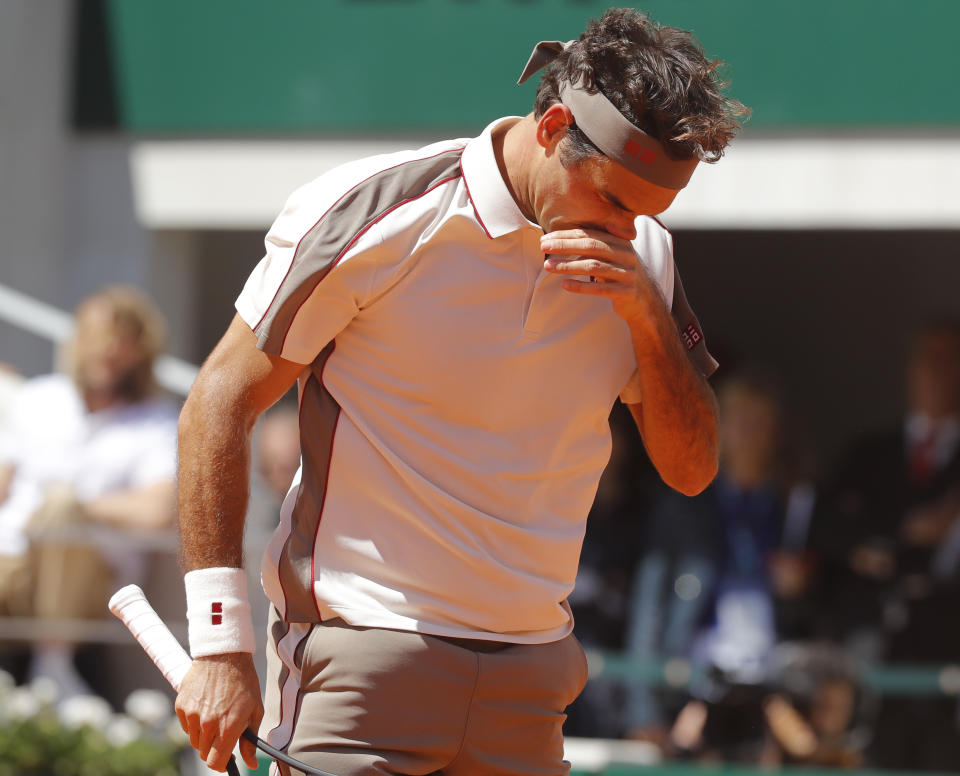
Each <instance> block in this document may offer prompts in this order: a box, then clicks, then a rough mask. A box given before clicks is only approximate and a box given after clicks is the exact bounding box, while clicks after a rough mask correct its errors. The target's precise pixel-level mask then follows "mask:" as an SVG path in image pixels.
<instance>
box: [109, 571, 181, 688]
mask: <svg viewBox="0 0 960 776" xmlns="http://www.w3.org/2000/svg"><path fill="white" fill-rule="evenodd" d="M107 606H109V608H110V611H111V612H113V613H114V614H115V615H116V616H117V617H118V618H120V621H121V622H122V623H123V624H124V625H126V626H127V629H128V630H129V631H130V633H132V634H133V637H134V638H135V639H136V640H137V641H138V642H139V644H140V646H141V647H143V651H144V652H146V653H147V655H149V656H150V659H151V660H152V661H153V662H154V664H155V665H156V666H157V668H159V669H160V673H162V674H163V675H164V677H165V678H166V680H167V681H168V682H170V686H171V687H173V689H174V690H176V691H177V692H179V691H180V684H181V683H182V682H183V677H184V676H186V675H187V671H188V670H190V664H191V663H192V662H193V661H192V660H191V659H190V656H189V655H188V654H187V653H186V651H185V650H184V649H183V647H181V646H180V642H179V641H177V640H176V638H175V637H174V635H173V634H172V633H171V632H170V629H169V628H167V626H166V625H164V622H163V620H161V619H160V617H159V616H158V615H157V613H156V612H155V611H154V610H153V607H152V606H150V602H149V601H147V597H146V596H145V595H144V594H143V591H142V590H141V589H140V588H139V587H137V586H136V585H127V586H126V587H123V588H120V589H119V590H118V591H117V592H116V593H114V594H113V597H112V598H111V599H110V602H109V603H108V604H107Z"/></svg>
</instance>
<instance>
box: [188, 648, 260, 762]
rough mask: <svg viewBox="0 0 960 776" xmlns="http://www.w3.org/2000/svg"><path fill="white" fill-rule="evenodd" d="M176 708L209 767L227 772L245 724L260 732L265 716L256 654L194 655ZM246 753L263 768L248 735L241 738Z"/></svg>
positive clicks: (196, 747)
mask: <svg viewBox="0 0 960 776" xmlns="http://www.w3.org/2000/svg"><path fill="white" fill-rule="evenodd" d="M176 710H177V716H178V717H179V718H180V724H181V725H182V726H183V729H184V731H186V733H187V735H188V736H190V745H191V746H192V747H193V748H194V749H196V750H197V751H198V752H199V753H200V757H201V758H202V759H203V760H204V762H206V764H207V767H209V768H212V769H213V770H215V771H225V770H226V769H227V762H228V761H229V760H230V755H231V753H232V752H233V749H234V747H235V746H236V745H237V741H238V740H239V739H240V735H241V734H242V733H243V731H244V729H246V728H248V727H249V728H250V729H251V730H253V731H254V732H256V731H257V730H258V728H259V727H260V720H261V719H262V718H263V702H262V701H261V699H260V682H259V680H258V679H257V672H256V669H255V668H254V667H253V656H252V655H250V654H248V653H246V652H233V653H230V654H228V655H211V656H209V657H201V658H197V659H196V660H194V661H193V666H191V668H190V670H189V671H188V672H187V675H186V676H185V677H184V679H183V684H182V685H181V686H180V694H179V695H178V696H177V703H176ZM240 754H241V755H242V756H243V760H244V762H245V763H246V764H247V765H249V766H250V767H251V768H256V767H257V754H256V748H255V747H254V745H253V744H251V743H250V742H249V741H247V740H246V739H244V740H242V741H240Z"/></svg>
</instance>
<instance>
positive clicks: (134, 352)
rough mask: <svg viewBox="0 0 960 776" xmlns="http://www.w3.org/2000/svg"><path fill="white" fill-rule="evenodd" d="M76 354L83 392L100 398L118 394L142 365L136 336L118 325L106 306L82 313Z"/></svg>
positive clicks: (78, 328) (79, 316)
mask: <svg viewBox="0 0 960 776" xmlns="http://www.w3.org/2000/svg"><path fill="white" fill-rule="evenodd" d="M75 354H76V375H77V382H78V383H79V387H80V389H81V390H82V391H84V392H90V393H98V394H114V393H116V392H117V390H118V388H119V387H120V386H121V385H122V384H123V383H124V382H125V381H126V380H127V379H128V378H129V376H130V374H131V373H132V372H133V370H134V369H135V368H136V367H137V365H138V364H139V363H140V361H141V353H140V346H139V342H138V340H137V338H136V336H135V335H134V334H133V332H130V331H127V330H126V329H125V327H123V326H122V325H120V324H118V322H117V321H116V320H115V319H114V315H113V311H112V310H111V309H110V307H109V305H107V304H91V305H88V306H86V307H84V308H82V309H81V311H80V313H79V315H78V317H77V330H76V347H75Z"/></svg>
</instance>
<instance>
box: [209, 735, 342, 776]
mask: <svg viewBox="0 0 960 776" xmlns="http://www.w3.org/2000/svg"><path fill="white" fill-rule="evenodd" d="M243 737H244V738H245V739H247V741H249V742H250V743H251V744H253V745H254V746H255V747H257V749H259V750H260V751H261V752H263V753H264V754H268V755H270V756H271V757H272V758H273V759H274V760H279V761H280V762H282V763H284V764H285V765H289V766H290V767H291V768H293V769H294V770H297V771H300V772H301V773H306V774H308V776H336V774H335V773H330V771H321V770H320V769H319V768H312V767H311V766H309V765H307V764H306V763H302V762H300V761H299V760H298V759H296V758H295V757H291V756H290V755H288V754H286V753H285V752H281V751H280V750H279V749H275V748H274V747H272V746H270V744H268V743H267V742H266V741H264V740H263V739H262V738H259V737H258V736H257V734H256V733H254V732H253V731H252V730H251V729H250V728H247V729H246V730H244V731H243ZM227 773H228V774H230V776H240V767H239V766H238V765H237V761H236V759H235V758H234V757H233V756H232V755H231V757H230V761H229V762H228V763H227Z"/></svg>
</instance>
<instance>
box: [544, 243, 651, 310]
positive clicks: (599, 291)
mask: <svg viewBox="0 0 960 776" xmlns="http://www.w3.org/2000/svg"><path fill="white" fill-rule="evenodd" d="M540 247H541V249H542V250H543V252H544V253H548V254H551V255H550V256H549V258H547V260H546V262H545V264H544V268H545V269H546V270H547V272H552V273H555V274H558V275H579V276H585V275H586V276H590V277H591V278H592V279H593V280H592V281H591V280H581V279H577V278H573V277H566V278H564V280H563V287H564V289H566V290H567V291H572V292H573V293H577V294H589V295H592V296H605V297H607V298H608V299H609V300H610V301H611V302H612V303H613V310H614V312H615V313H616V314H617V315H619V316H620V317H621V318H623V319H624V320H625V321H626V322H627V323H628V324H631V325H643V324H645V323H647V322H648V320H649V319H650V317H651V312H652V310H651V306H652V305H655V304H658V305H659V307H660V308H665V302H664V300H663V297H662V295H661V294H660V290H659V289H658V288H657V286H656V285H655V284H654V282H653V279H652V278H651V277H650V275H649V273H648V272H647V270H646V268H645V267H644V266H643V265H642V264H641V263H640V258H639V257H638V256H637V253H636V251H635V250H634V249H633V244H632V243H631V242H630V241H629V240H625V239H623V238H620V237H616V236H614V235H612V234H609V233H607V232H602V231H599V230H595V229H566V230H562V231H557V232H550V233H548V234H545V235H544V236H543V237H542V238H541V239H540ZM561 257H570V258H561Z"/></svg>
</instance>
